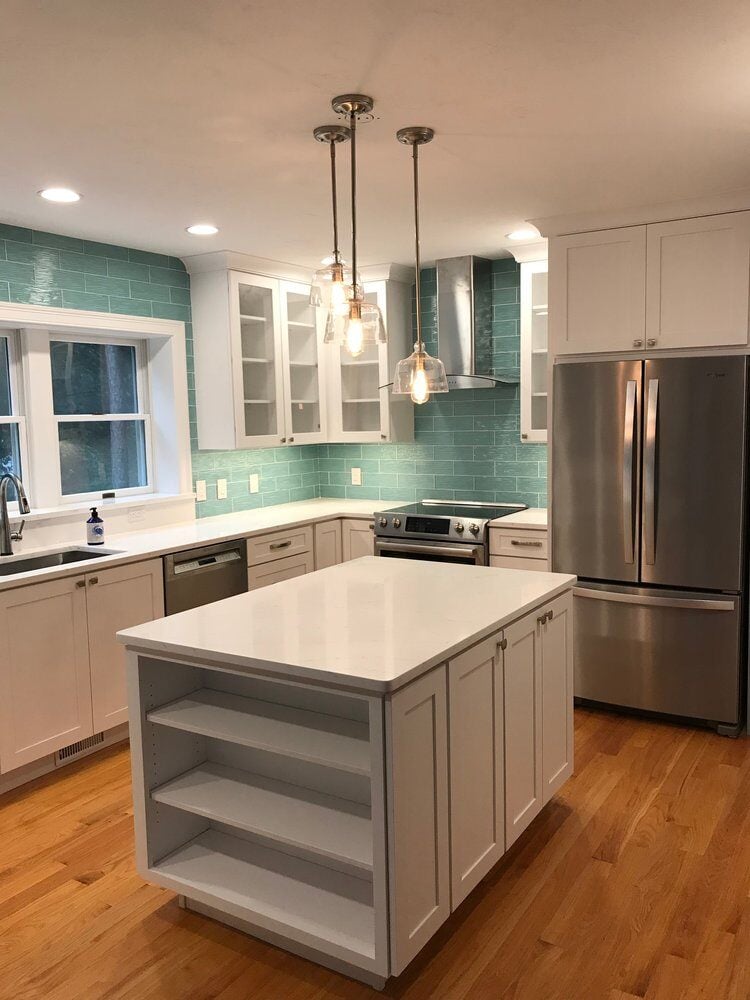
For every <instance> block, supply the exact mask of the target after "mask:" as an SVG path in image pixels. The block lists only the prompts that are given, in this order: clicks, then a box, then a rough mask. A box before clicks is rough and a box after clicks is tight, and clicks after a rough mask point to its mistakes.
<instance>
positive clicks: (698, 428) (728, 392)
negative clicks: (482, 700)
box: [552, 356, 748, 734]
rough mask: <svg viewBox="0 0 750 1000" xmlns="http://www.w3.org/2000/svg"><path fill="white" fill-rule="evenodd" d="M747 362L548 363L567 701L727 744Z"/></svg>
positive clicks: (741, 527)
mask: <svg viewBox="0 0 750 1000" xmlns="http://www.w3.org/2000/svg"><path fill="white" fill-rule="evenodd" d="M747 364H748V359H747V358H745V357H741V356H733V357H677V358H675V357H673V358H665V359H656V360H654V359H648V360H640V359H634V360H626V361H583V362H558V363H557V364H556V365H555V369H554V382H553V395H554V400H553V443H552V568H553V569H554V570H557V571H559V572H566V573H575V574H577V576H578V578H579V584H578V588H577V591H576V594H577V597H576V622H577V639H576V654H575V660H576V667H575V670H576V676H575V693H576V696H577V697H578V698H582V699H587V700H589V701H594V702H600V703H605V704H609V705H617V706H623V707H627V708H631V709H637V710H644V711H651V712H658V713H666V714H670V715H675V716H680V717H683V718H688V719H695V720H700V721H703V722H708V723H710V724H712V725H715V726H716V727H717V728H718V729H719V731H720V732H724V733H727V734H736V732H737V730H738V727H739V726H740V724H741V722H742V719H743V712H742V710H741V706H740V699H741V698H742V697H743V691H744V677H745V672H746V669H745V662H744V661H745V656H746V653H745V638H744V634H745V628H744V591H745V586H746V568H745V567H746V562H747V560H746V548H745V523H746V450H747Z"/></svg>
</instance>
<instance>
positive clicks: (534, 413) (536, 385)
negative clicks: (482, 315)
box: [521, 260, 548, 442]
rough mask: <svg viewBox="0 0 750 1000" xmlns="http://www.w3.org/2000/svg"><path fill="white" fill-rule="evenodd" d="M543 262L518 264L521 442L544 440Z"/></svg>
mask: <svg viewBox="0 0 750 1000" xmlns="http://www.w3.org/2000/svg"><path fill="white" fill-rule="evenodd" d="M547 394H548V340H547V261H546V260H540V261H531V262H529V263H524V264H521V439H522V440H523V441H530V442H531V441H541V442H544V441H546V440H547Z"/></svg>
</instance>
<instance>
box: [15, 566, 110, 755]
mask: <svg viewBox="0 0 750 1000" xmlns="http://www.w3.org/2000/svg"><path fill="white" fill-rule="evenodd" d="M85 586H86V585H85V581H84V578H83V576H80V577H69V578H66V579H64V580H56V581H54V582H51V583H39V584H34V585H32V586H29V587H19V588H18V589H17V590H6V591H4V592H3V593H0V771H2V772H6V771H10V770H12V769H13V768H16V767H20V766H21V765H23V764H28V763H30V762H31V761H34V760H38V759H39V758H40V757H44V756H46V755H47V754H51V753H54V752H55V750H59V749H60V748H61V747H65V746H68V745H69V744H70V743H76V742H77V741H78V740H82V739H85V738H86V737H87V736H91V735H92V733H93V732H94V729H93V724H92V719H91V686H90V682H89V651H88V636H87V632H86V590H85Z"/></svg>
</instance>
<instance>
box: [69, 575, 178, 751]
mask: <svg viewBox="0 0 750 1000" xmlns="http://www.w3.org/2000/svg"><path fill="white" fill-rule="evenodd" d="M86 584H87V587H86V603H87V609H88V640H89V659H90V664H91V701H92V710H93V719H94V732H95V733H98V732H102V731H103V730H105V729H111V728H112V727H113V726H119V725H120V724H121V723H123V722H127V721H128V695H127V690H126V684H125V648H124V647H123V646H121V645H120V643H118V642H117V640H116V639H115V635H116V633H117V632H119V631H120V630H121V629H125V628H133V627H135V626H136V625H142V624H143V623H144V622H150V621H153V620H154V619H155V618H162V617H163V616H164V583H163V571H162V561H161V559H150V560H148V561H147V562H140V563H133V564H131V565H128V566H116V567H114V568H113V569H105V570H101V571H100V572H98V573H88V574H87V575H86Z"/></svg>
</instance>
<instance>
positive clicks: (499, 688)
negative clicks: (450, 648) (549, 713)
mask: <svg viewBox="0 0 750 1000" xmlns="http://www.w3.org/2000/svg"><path fill="white" fill-rule="evenodd" d="M502 637H503V636H502V633H499V634H497V635H494V636H491V637H490V638H489V639H485V640H484V642H480V643H479V644H478V645H476V646H474V647H473V648H472V649H469V650H467V651H466V652H465V653H461V654H460V655H459V656H457V657H456V658H455V659H454V660H451V661H450V662H449V663H448V693H449V703H450V722H449V735H450V740H449V745H450V803H451V804H450V825H451V905H452V909H454V910H455V909H456V907H457V906H458V905H459V903H461V902H462V901H463V900H464V899H465V898H466V897H467V896H468V894H469V893H470V892H471V890H472V889H473V888H474V887H475V886H476V885H477V884H478V883H479V882H480V881H481V880H482V879H483V878H484V876H485V875H486V874H487V872H488V871H489V870H490V869H491V868H492V866H493V865H494V864H495V862H496V861H498V860H499V859H500V858H501V857H502V855H503V852H504V850H505V788H504V759H505V752H504V734H503V662H502V653H501V651H500V642H501V640H502Z"/></svg>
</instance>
